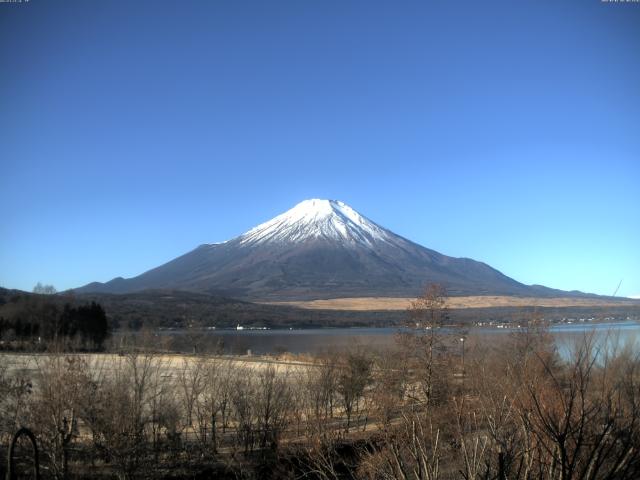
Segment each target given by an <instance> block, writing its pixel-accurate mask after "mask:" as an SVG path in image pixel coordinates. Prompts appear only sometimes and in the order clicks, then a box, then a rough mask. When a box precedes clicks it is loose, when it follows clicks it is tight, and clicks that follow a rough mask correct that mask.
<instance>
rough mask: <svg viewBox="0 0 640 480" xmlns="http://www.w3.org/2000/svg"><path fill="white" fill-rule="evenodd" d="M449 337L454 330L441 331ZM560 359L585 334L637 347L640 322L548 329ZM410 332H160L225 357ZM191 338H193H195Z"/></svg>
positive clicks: (482, 333)
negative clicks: (214, 348) (221, 352)
mask: <svg viewBox="0 0 640 480" xmlns="http://www.w3.org/2000/svg"><path fill="white" fill-rule="evenodd" d="M443 330H444V331H445V332H448V333H451V334H452V335H454V334H457V330H455V329H443ZM518 330H519V329H517V328H493V327H488V328H484V327H474V328H470V329H467V332H468V337H469V340H472V339H474V340H476V341H483V340H488V341H494V339H495V340H497V339H499V338H500V337H502V338H506V336H507V335H509V334H510V333H514V332H516V331H518ZM549 330H550V332H551V334H552V335H553V337H554V339H555V341H556V345H557V347H558V350H559V351H560V353H561V355H563V356H567V355H568V353H569V352H570V350H571V348H572V347H573V346H574V345H575V342H576V341H578V340H580V339H582V338H584V336H585V334H588V335H590V334H593V335H594V336H595V338H596V339H597V341H600V342H606V343H607V345H609V346H611V345H613V344H614V343H617V344H620V345H624V344H633V345H634V346H635V347H636V348H637V347H638V345H640V344H639V343H638V342H639V340H640V324H639V323H637V322H633V321H627V322H615V323H573V324H559V325H554V326H552V327H551V328H550V329H549ZM402 331H408V330H407V329H401V328H397V327H394V328H313V329H293V330H277V329H274V330H206V331H201V332H199V333H198V334H196V335H194V333H193V332H185V331H180V330H172V331H162V332H160V333H159V335H160V336H169V337H170V338H171V339H172V344H173V348H175V349H177V350H180V351H189V350H190V349H192V348H193V347H192V344H193V343H194V342H197V343H198V345H199V346H200V347H198V348H199V349H201V348H205V349H207V350H208V349H210V348H211V346H212V345H214V344H219V345H221V346H222V347H223V349H224V351H225V352H226V353H235V354H245V353H247V351H249V350H250V351H251V353H252V354H258V355H261V354H270V353H277V352H291V353H311V354H316V353H320V352H323V351H327V350H331V349H334V350H342V349H346V348H349V347H354V346H361V347H366V348H371V349H377V350H382V349H387V348H389V347H392V346H393V345H394V343H395V341H396V337H397V334H398V333H399V332H402ZM194 338H195V340H194Z"/></svg>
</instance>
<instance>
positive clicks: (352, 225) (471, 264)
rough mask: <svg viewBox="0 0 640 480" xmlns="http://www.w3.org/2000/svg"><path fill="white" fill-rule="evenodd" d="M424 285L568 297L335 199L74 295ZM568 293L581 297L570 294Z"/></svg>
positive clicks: (306, 204)
mask: <svg viewBox="0 0 640 480" xmlns="http://www.w3.org/2000/svg"><path fill="white" fill-rule="evenodd" d="M430 282H436V283H440V284H442V285H444V286H445V287H446V288H447V291H448V293H449V294H451V295H517V296H537V297H550V296H567V294H568V292H563V291H560V290H553V289H549V288H546V287H542V286H537V285H534V286H528V285H524V284H522V283H519V282H517V281H515V280H513V279H511V278H509V277H507V276H506V275H504V274H502V273H500V272H499V271H498V270H496V269H494V268H492V267H490V266H489V265H486V264H484V263H482V262H478V261H475V260H471V259H469V258H453V257H448V256H446V255H442V254H440V253H438V252H436V251H434V250H430V249H428V248H425V247H423V246H420V245H418V244H416V243H413V242H411V241H409V240H407V239H405V238H403V237H401V236H399V235H396V234H395V233H393V232H391V231H389V230H387V229H386V228H383V227H381V226H380V225H378V224H376V223H374V222H373V221H371V220H369V219H368V218H366V217H364V216H363V215H361V214H359V213H358V212H357V211H355V210H354V209H353V208H351V207H350V206H348V205H346V204H345V203H343V202H340V201H336V200H319V199H312V200H305V201H303V202H301V203H299V204H298V205H296V206H295V207H293V208H292V209H290V210H288V211H287V212H285V213H283V214H281V215H278V216H277V217H275V218H273V219H272V220H269V221H268V222H265V223H263V224H261V225H258V226H257V227H255V228H252V229H251V230H249V231H248V232H246V233H244V234H242V235H240V236H239V237H236V238H233V239H231V240H228V241H226V242H223V243H214V244H204V245H201V246H199V247H197V248H196V249H194V250H192V251H190V252H188V253H186V254H185V255H182V256H180V257H178V258H176V259H174V260H171V261H170V262H168V263H165V264H164V265H161V266H159V267H157V268H154V269H152V270H149V271H147V272H145V273H142V274H141V275H139V276H137V277H133V278H129V279H124V278H121V277H119V278H115V279H113V280H111V281H109V282H106V283H98V282H94V283H90V284H88V285H85V286H84V287H81V288H79V289H78V290H77V291H78V292H80V293H90V292H91V293H94V292H95V293H132V292H136V291H142V290H149V289H171V290H187V291H195V292H203V293H214V294H221V295H228V296H234V297H240V298H246V299H250V300H263V301H265V300H310V299H322V298H345V297H374V296H377V297H414V296H416V295H417V294H418V293H419V292H420V290H421V288H422V287H423V286H424V285H425V284H427V283H430ZM571 294H572V295H581V294H580V293H579V292H572V293H571Z"/></svg>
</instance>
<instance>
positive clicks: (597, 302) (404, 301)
mask: <svg viewBox="0 0 640 480" xmlns="http://www.w3.org/2000/svg"><path fill="white" fill-rule="evenodd" d="M412 300H415V299H414V298H384V297H358V298H332V299H327V300H308V301H294V302H265V303H268V304H270V305H291V306H296V307H301V308H308V309H312V310H359V311H367V310H378V311H379V310H406V309H407V307H408V306H409V303H410V302H411V301H412ZM625 305H640V301H638V300H631V299H626V298H625V299H620V300H611V299H598V298H535V297H508V296H472V297H449V298H448V299H447V307H449V308H491V307H595V306H597V307H620V306H625Z"/></svg>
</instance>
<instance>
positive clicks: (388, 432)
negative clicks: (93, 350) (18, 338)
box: [0, 318, 640, 480]
mask: <svg viewBox="0 0 640 480" xmlns="http://www.w3.org/2000/svg"><path fill="white" fill-rule="evenodd" d="M425 321H426V322H428V321H429V318H425ZM438 332H439V330H438V329H437V328H429V329H420V330H416V331H415V332H413V333H410V334H406V335H402V336H399V337H398V339H397V345H396V348H394V349H392V350H389V351H387V352H383V353H377V354H373V353H372V352H369V351H366V350H364V349H362V348H360V349H358V348H354V349H353V350H351V351H347V352H341V353H337V352H334V353H327V354H326V355H321V356H318V357H315V358H313V359H310V360H309V361H307V362H299V363H292V362H278V361H273V362H255V361H254V362H241V361H238V360H237V359H232V358H228V357H221V356H183V357H177V356H163V355H159V354H157V353H154V352H153V345H147V348H143V349H140V348H138V349H131V350H129V351H127V352H124V353H123V354H121V355H76V354H73V353H71V354H70V353H68V352H67V353H56V352H55V351H53V352H50V353H48V354H44V355H33V356H23V357H22V359H23V362H26V363H24V365H27V364H28V366H29V368H22V367H20V366H19V365H16V363H15V356H14V357H10V356H6V355H5V356H1V357H0V362H2V363H1V367H0V420H1V424H0V435H1V437H0V440H1V445H2V448H3V450H5V451H4V452H2V458H6V457H7V456H6V449H7V448H8V445H9V443H10V441H11V437H12V435H13V434H14V433H15V432H16V431H17V430H18V428H19V427H22V426H25V427H28V428H29V429H30V431H32V432H33V433H34V435H35V438H36V441H37V444H38V448H39V450H40V452H39V453H40V454H39V463H40V471H41V474H42V477H43V478H57V479H62V478H81V477H104V478H112V477H117V478H248V479H249V478H290V479H299V478H317V479H428V480H436V479H465V480H472V479H473V480H476V479H507V478H508V479H562V480H569V479H637V478H640V454H639V453H638V448H639V447H640V358H639V355H638V352H637V351H634V349H633V348H631V347H627V348H622V347H620V348H613V347H612V343H611V342H608V343H606V345H607V348H605V347H604V345H605V343H602V342H596V341H595V339H594V338H591V337H585V338H584V339H583V341H581V342H580V343H579V344H577V345H576V348H575V351H574V353H573V356H572V357H571V359H570V360H569V361H567V360H562V359H560V358H559V356H558V354H557V352H555V350H554V347H553V342H552V341H551V338H550V336H549V335H548V333H547V332H546V330H545V329H544V328H543V327H540V326H538V325H535V324H531V325H530V326H529V328H527V329H522V331H518V332H517V333H514V334H511V335H508V336H505V339H504V341H503V342H502V343H500V344H492V345H487V344H481V343H477V342H476V341H475V339H474V338H472V337H464V336H463V337H461V336H460V335H459V334H447V335H444V334H440V333H438ZM462 339H464V340H462ZM10 360H11V362H10ZM14 456H15V459H16V463H15V469H14V471H17V472H28V471H30V469H31V468H32V467H33V460H32V457H33V455H32V451H31V447H30V444H29V443H28V442H27V438H26V437H21V438H20V439H19V440H18V442H17V445H16V449H15V451H14ZM2 468H6V466H5V465H3V467H2ZM2 473H3V474H4V472H2Z"/></svg>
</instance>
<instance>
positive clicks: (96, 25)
mask: <svg viewBox="0 0 640 480" xmlns="http://www.w3.org/2000/svg"><path fill="white" fill-rule="evenodd" d="M639 52H640V4H638V3H630V4H619V3H602V2H601V1H599V0H575V1H551V0H535V1H534V0H532V1H513V0H511V1H492V0H485V1H482V2H478V1H475V0H474V1H435V2H434V1H426V0H420V1H415V2H413V1H380V2H376V1H366V2H365V1H362V2H355V1H345V0H336V1H330V0H323V1H311V0H304V1H303V0H292V1H278V0H274V1H262V0H260V1H255V2H249V1H236V0H233V1H231V0H229V1H174V0H172V1H162V0H153V1H101V2H87V1H49V0H31V1H29V2H26V3H20V4H13V3H0V167H1V168H0V206H1V209H2V210H1V211H2V221H1V222H0V285H2V286H4V287H9V288H21V289H26V290H30V289H31V288H32V287H33V285H34V284H35V283H36V282H38V281H41V282H45V283H51V284H53V285H55V286H56V287H57V288H58V289H66V288H71V287H77V286H80V285H83V284H85V283H88V282H90V281H94V280H99V281H106V280H109V279H111V278H113V277H115V276H120V275H121V276H125V277H128V276H134V275H136V274H139V273H141V272H143V271H145V270H147V269H149V268H152V267H155V266H157V265H159V264H161V263H164V262H165V261H168V260H170V259H172V258H174V257H176V256H178V255H180V254H182V253H185V252H186V251H188V250H191V249H192V248H194V247H196V246H197V245H199V244H202V243H209V242H215V241H221V240H225V239H228V238H231V237H234V236H236V235H238V234H240V233H242V232H243V231H245V230H247V229H249V228H250V227H253V226H254V225H256V224H258V223H260V222H262V221H265V220H267V219H269V218H271V217H273V216H274V215H276V214H278V213H281V212H282V211H284V210H286V209H288V208H290V207H292V206H293V205H294V204H296V203H297V202H299V201H301V200H303V199H306V198H313V197H319V198H333V199H339V200H343V201H344V202H346V203H348V204H350V205H351V206H353V207H354V208H355V209H357V210H359V211H360V212H361V213H363V214H365V215H367V216H368V217H369V218H371V219H372V220H374V221H376V222H378V223H380V224H381V225H383V226H385V227H387V228H390V229H391V230H393V231H395V232H396V233H399V234H401V235H403V236H405V237H408V238H409V239H412V240H414V241H416V242H418V243H420V244H422V245H425V246H427V247H430V248H433V249H435V250H438V251H440V252H442V253H445V254H448V255H453V256H466V257H471V258H474V259H477V260H482V261H485V262H487V263H489V264H490V265H492V266H494V267H496V268H498V269H499V270H501V271H503V272H504V273H505V274H507V275H509V276H511V277H513V278H515V279H517V280H519V281H522V282H525V283H540V284H544V285H547V286H550V287H556V288H562V289H580V290H583V291H589V292H596V293H601V294H609V295H610V294H612V293H613V291H614V289H615V288H616V286H617V284H618V282H619V281H620V280H621V279H622V280H623V283H622V287H621V289H620V292H619V294H622V295H640V53H639Z"/></svg>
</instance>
